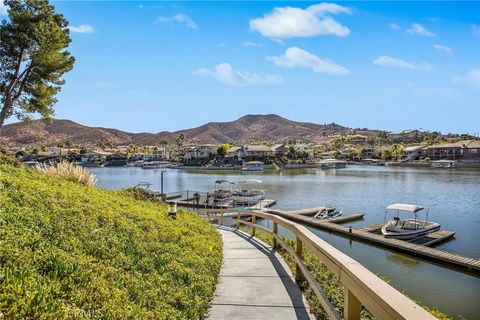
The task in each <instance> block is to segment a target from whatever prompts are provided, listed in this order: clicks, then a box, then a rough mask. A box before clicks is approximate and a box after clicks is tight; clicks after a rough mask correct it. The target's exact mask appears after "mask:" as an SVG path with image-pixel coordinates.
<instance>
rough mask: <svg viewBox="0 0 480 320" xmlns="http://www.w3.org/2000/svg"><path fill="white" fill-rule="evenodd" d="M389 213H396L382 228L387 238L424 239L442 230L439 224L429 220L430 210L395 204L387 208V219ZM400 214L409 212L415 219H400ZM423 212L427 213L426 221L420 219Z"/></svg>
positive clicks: (416, 206)
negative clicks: (419, 215)
mask: <svg viewBox="0 0 480 320" xmlns="http://www.w3.org/2000/svg"><path fill="white" fill-rule="evenodd" d="M424 210H425V211H424ZM389 212H394V217H393V219H392V220H389V221H388V222H387V223H386V224H385V225H384V226H383V227H382V234H383V236H384V237H385V238H395V239H400V240H411V239H415V238H419V237H423V236H425V235H427V234H429V233H432V232H435V231H437V230H439V229H440V224H439V223H436V222H432V221H428V220H427V219H428V209H426V208H424V207H422V206H418V205H414V204H403V203H395V204H391V205H389V206H388V207H386V208H385V218H386V216H387V213H389ZM400 212H408V213H409V214H413V215H414V218H413V219H400ZM421 212H425V213H426V217H425V220H420V219H419V217H418V214H419V213H421Z"/></svg>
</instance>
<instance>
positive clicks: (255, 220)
mask: <svg viewBox="0 0 480 320" xmlns="http://www.w3.org/2000/svg"><path fill="white" fill-rule="evenodd" d="M256 223H257V216H256V215H254V214H252V236H255V229H256V228H255V224H256Z"/></svg>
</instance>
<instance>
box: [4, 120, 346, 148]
mask: <svg viewBox="0 0 480 320" xmlns="http://www.w3.org/2000/svg"><path fill="white" fill-rule="evenodd" d="M349 130H350V129H349V128H347V127H344V126H341V125H338V124H335V123H331V124H324V125H320V124H314V123H307V122H297V121H292V120H288V119H285V118H283V117H281V116H278V115H275V114H268V115H246V116H243V117H241V118H239V119H237V120H235V121H230V122H210V123H207V124H204V125H202V126H200V127H197V128H192V129H185V130H180V131H176V132H167V131H162V132H158V133H129V132H125V131H121V130H117V129H110V128H101V127H87V126H84V125H81V124H78V123H76V122H73V121H71V120H60V119H54V120H52V121H50V122H46V121H43V120H34V121H31V122H28V123H22V122H18V123H14V124H9V125H5V126H4V127H3V128H2V129H0V145H2V146H13V145H15V146H40V145H47V146H51V145H56V144H58V143H60V142H64V141H65V140H70V141H71V142H72V143H74V144H79V145H86V146H94V145H98V144H100V143H104V144H111V145H113V146H117V145H128V144H131V143H133V144H137V145H141V144H145V145H158V144H159V143H160V141H161V140H167V141H168V142H169V143H175V138H176V137H177V136H178V135H179V134H180V133H183V134H184V135H185V137H186V141H187V143H194V144H204V143H211V144H219V143H227V142H232V143H249V142H254V141H263V142H280V141H285V140H287V139H294V138H296V139H300V140H302V141H305V142H318V141H321V140H322V139H324V136H325V135H328V134H332V133H341V132H346V131H349Z"/></svg>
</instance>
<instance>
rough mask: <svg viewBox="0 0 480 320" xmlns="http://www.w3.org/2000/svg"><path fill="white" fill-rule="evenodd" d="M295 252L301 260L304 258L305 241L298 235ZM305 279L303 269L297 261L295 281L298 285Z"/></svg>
mask: <svg viewBox="0 0 480 320" xmlns="http://www.w3.org/2000/svg"><path fill="white" fill-rule="evenodd" d="M295 253H296V254H297V256H298V257H299V258H300V260H301V259H302V258H303V243H302V240H300V238H299V237H298V235H297V236H296V241H295ZM304 280H305V278H304V276H303V274H302V269H300V266H299V265H298V263H295V282H296V283H297V284H298V285H301V284H302V282H303V281H304Z"/></svg>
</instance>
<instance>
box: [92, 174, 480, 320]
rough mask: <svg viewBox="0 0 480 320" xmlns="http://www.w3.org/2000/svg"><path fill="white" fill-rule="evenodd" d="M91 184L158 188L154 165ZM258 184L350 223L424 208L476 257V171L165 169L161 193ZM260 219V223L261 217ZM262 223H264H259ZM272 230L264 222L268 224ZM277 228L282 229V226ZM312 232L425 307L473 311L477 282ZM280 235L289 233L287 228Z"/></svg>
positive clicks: (479, 186)
mask: <svg viewBox="0 0 480 320" xmlns="http://www.w3.org/2000/svg"><path fill="white" fill-rule="evenodd" d="M91 170H92V172H94V173H95V174H96V175H97V180H98V184H99V185H100V186H102V187H106V188H124V187H128V186H132V185H135V184H137V183H138V182H139V181H147V182H150V183H152V188H155V189H160V170H142V169H140V168H92V169H91ZM226 176H228V180H242V179H245V177H247V176H248V178H252V179H259V180H262V181H263V188H264V189H265V190H267V197H268V198H272V199H277V201H278V202H277V203H278V204H277V207H278V208H281V209H298V208H306V207H315V206H319V205H322V204H332V205H334V206H336V207H338V208H339V209H341V210H343V212H344V213H346V214H348V213H354V212H362V213H365V218H364V220H360V221H356V222H351V223H349V224H348V225H352V226H353V227H359V226H367V225H371V224H375V223H379V222H382V221H383V220H384V209H383V208H384V207H385V206H387V205H389V204H391V203H395V202H404V203H414V204H420V205H424V206H426V207H428V208H429V209H430V213H429V218H430V219H431V220H433V221H436V222H439V223H441V224H442V228H443V229H446V230H453V231H456V232H457V234H456V239H455V240H453V241H450V242H447V243H445V244H442V245H441V246H440V248H441V249H443V250H447V251H452V252H458V253H461V254H464V255H467V256H471V257H477V258H478V257H480V246H479V245H478V241H479V240H480V239H479V237H478V230H479V229H480V215H479V212H480V197H479V196H478V195H479V194H480V183H479V182H480V171H476V170H457V169H455V170H438V169H430V168H418V169H417V168H394V167H368V166H358V167H349V168H347V169H343V170H338V171H335V170H326V171H322V170H317V169H302V170H269V171H265V172H263V173H255V172H250V173H241V172H238V171H222V172H219V171H214V172H212V171H197V170H190V171H183V170H174V169H169V170H167V173H166V174H165V191H166V192H175V191H179V190H187V189H189V190H200V191H211V190H213V188H214V181H215V180H218V179H222V178H223V179H225V177H226ZM262 223H264V222H262ZM265 223H266V222H265ZM269 227H271V226H269ZM281 229H283V228H281ZM310 230H312V232H314V233H315V234H317V235H318V236H319V237H321V238H322V239H324V240H325V241H327V242H329V243H330V244H331V245H333V246H335V247H336V248H338V249H339V250H341V251H343V252H345V253H346V254H348V255H349V256H351V257H353V258H354V259H356V260H357V261H359V262H360V263H362V264H363V265H365V266H366V267H367V268H368V269H370V270H371V271H372V272H374V273H378V274H382V275H385V276H387V277H388V278H389V279H390V280H391V283H392V285H394V286H395V287H396V288H397V289H399V290H407V291H408V292H409V294H410V295H412V296H413V297H415V298H416V299H420V300H422V301H423V302H425V303H426V304H428V305H430V306H437V307H440V308H441V309H442V310H444V311H447V312H448V313H450V314H452V315H454V316H456V317H458V316H459V315H463V316H464V317H466V318H467V319H475V318H476V317H477V316H478V314H480V305H479V304H478V302H477V299H478V297H480V279H479V278H477V277H475V276H472V275H468V274H464V273H460V272H457V271H455V270H450V269H447V268H443V267H441V266H438V265H436V264H432V263H428V262H425V261H423V260H418V259H416V258H412V257H408V256H404V255H401V254H397V253H395V252H391V251H388V250H385V249H381V248H377V247H372V246H370V245H367V244H364V243H360V242H355V241H351V240H349V239H347V238H343V237H340V236H337V235H333V234H330V233H328V232H324V231H320V230H316V229H313V228H310ZM280 232H281V233H283V234H285V235H287V236H292V235H291V234H290V235H289V232H288V231H287V230H280Z"/></svg>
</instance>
